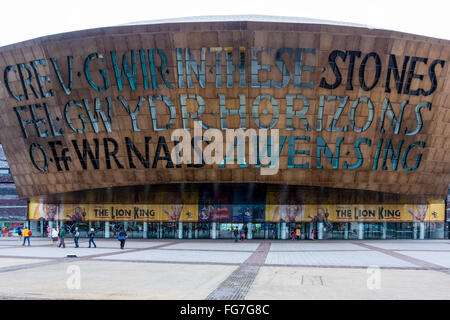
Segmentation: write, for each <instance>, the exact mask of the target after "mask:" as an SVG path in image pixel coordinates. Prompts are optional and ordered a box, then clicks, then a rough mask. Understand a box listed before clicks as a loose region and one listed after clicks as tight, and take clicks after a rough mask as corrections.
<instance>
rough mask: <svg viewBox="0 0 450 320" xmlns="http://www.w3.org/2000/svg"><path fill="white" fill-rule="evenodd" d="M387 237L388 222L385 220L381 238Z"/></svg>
mask: <svg viewBox="0 0 450 320" xmlns="http://www.w3.org/2000/svg"><path fill="white" fill-rule="evenodd" d="M386 238H387V222H383V233H382V235H381V239H386Z"/></svg>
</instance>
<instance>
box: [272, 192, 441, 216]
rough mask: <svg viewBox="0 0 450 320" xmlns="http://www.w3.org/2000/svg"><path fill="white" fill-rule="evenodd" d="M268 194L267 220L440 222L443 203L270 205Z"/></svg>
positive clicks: (273, 195) (434, 200)
mask: <svg viewBox="0 0 450 320" xmlns="http://www.w3.org/2000/svg"><path fill="white" fill-rule="evenodd" d="M274 198H276V193H272V194H270V193H268V201H267V203H271V204H268V205H267V206H266V221H267V222H322V223H326V224H327V223H330V222H443V221H444V219H445V203H444V201H443V200H436V199H428V201H427V203H426V204H323V205H322V204H296V203H294V202H295V200H292V199H289V202H292V203H290V204H278V205H277V204H273V203H274Z"/></svg>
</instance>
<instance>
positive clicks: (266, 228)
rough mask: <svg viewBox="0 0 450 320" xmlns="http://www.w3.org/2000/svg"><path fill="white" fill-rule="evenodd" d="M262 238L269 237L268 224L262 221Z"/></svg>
mask: <svg viewBox="0 0 450 320" xmlns="http://www.w3.org/2000/svg"><path fill="white" fill-rule="evenodd" d="M264 239H269V224H268V223H264Z"/></svg>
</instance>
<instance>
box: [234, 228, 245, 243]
mask: <svg viewBox="0 0 450 320" xmlns="http://www.w3.org/2000/svg"><path fill="white" fill-rule="evenodd" d="M247 234H248V228H247V226H245V227H244V229H242V230H239V229H238V228H237V227H236V228H234V230H233V235H234V242H238V241H244V239H246V238H247Z"/></svg>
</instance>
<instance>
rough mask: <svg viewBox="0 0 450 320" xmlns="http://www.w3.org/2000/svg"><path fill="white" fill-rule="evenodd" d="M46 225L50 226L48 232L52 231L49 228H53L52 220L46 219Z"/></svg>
mask: <svg viewBox="0 0 450 320" xmlns="http://www.w3.org/2000/svg"><path fill="white" fill-rule="evenodd" d="M48 226H49V228H50V232H52V231H51V230H52V228H53V220H49V221H48Z"/></svg>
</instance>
